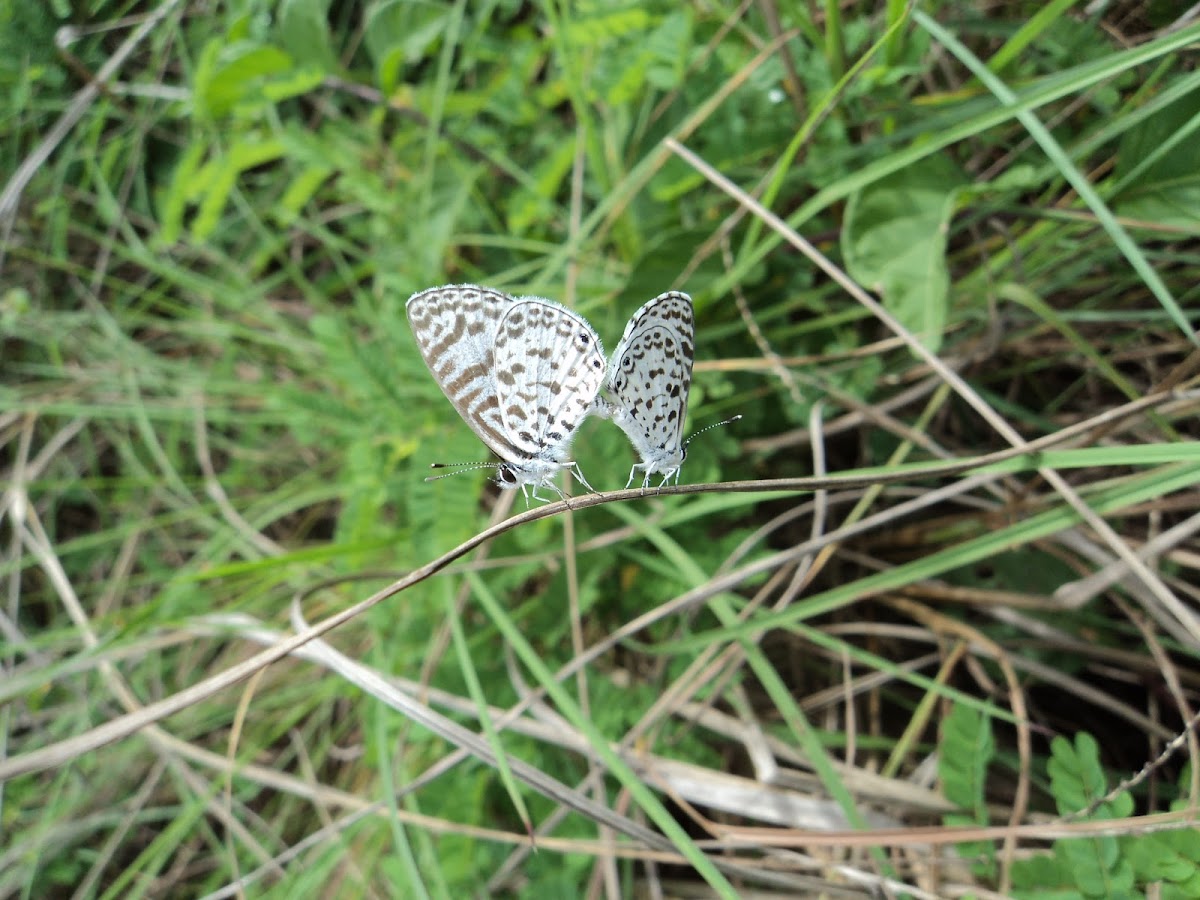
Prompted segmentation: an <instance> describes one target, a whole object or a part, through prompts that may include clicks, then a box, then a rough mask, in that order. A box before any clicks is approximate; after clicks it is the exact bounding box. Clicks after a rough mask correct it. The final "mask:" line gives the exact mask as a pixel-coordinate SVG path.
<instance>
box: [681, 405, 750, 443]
mask: <svg viewBox="0 0 1200 900" xmlns="http://www.w3.org/2000/svg"><path fill="white" fill-rule="evenodd" d="M741 417H742V414H741V413H738V414H737V415H736V416H734V417H733V418H730V419H725V420H724V421H722V422H713V423H712V424H711V425H705V426H704V427H703V428H701V429H700V430H699V431H697V432H694V433H693V434H692V436H691V437H690V438H688V439H687V440H686V441H684V442H683V446H684V447H687V445H688V444H690V443H691V442H692V441H694V440H695V439H696V438H698V437H700V435H702V434H704V432H706V431H711V430H712V429H714V428H720V427H721V426H722V425H728V424H729V423H730V422H736V421H737V420H738V419H740V418H741Z"/></svg>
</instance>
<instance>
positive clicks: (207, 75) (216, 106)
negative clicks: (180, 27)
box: [192, 40, 295, 119]
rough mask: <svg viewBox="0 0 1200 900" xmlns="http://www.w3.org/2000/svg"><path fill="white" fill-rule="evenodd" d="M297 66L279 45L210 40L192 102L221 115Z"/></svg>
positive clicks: (209, 113) (199, 110)
mask: <svg viewBox="0 0 1200 900" xmlns="http://www.w3.org/2000/svg"><path fill="white" fill-rule="evenodd" d="M294 67H295V63H294V62H293V61H292V58H291V57H290V56H288V55H287V54H286V53H284V52H283V51H282V50H280V49H279V48H277V47H270V46H266V45H262V44H255V43H251V42H249V41H242V42H238V43H235V44H225V43H223V42H221V41H216V40H214V41H210V42H209V44H208V45H207V46H205V48H204V50H203V51H202V53H201V56H200V61H199V64H198V65H197V67H196V77H195V80H194V82H193V91H192V102H193V103H194V104H195V107H196V112H197V113H198V114H199V115H201V116H206V117H208V118H212V119H216V118H220V117H221V116H225V115H228V114H229V113H230V112H232V111H233V110H234V108H235V107H237V106H239V105H240V104H241V103H242V102H243V101H245V100H247V99H248V98H254V97H256V96H259V95H260V92H261V89H262V85H263V83H264V81H265V80H266V79H268V78H271V77H274V76H278V75H282V74H284V73H290V72H292V70H293V69H294Z"/></svg>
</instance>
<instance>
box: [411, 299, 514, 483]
mask: <svg viewBox="0 0 1200 900" xmlns="http://www.w3.org/2000/svg"><path fill="white" fill-rule="evenodd" d="M516 302H517V301H516V300H515V299H514V298H513V297H510V296H509V295H508V294H505V293H502V292H500V291H496V290H492V289H491V288H486V287H480V286H478V285H474V284H458V285H446V286H445V287H437V288H429V289H428V290H424V291H420V292H419V293H416V294H413V295H412V296H411V297H409V299H408V303H406V304H405V310H406V312H407V313H408V322H409V325H410V326H411V327H412V332H413V335H414V336H415V337H416V340H417V348H418V349H419V350H420V351H421V358H422V359H424V360H425V365H426V366H427V367H428V368H429V371H430V374H432V375H433V380H434V381H436V382H437V385H438V387H439V388H441V389H442V393H443V394H445V395H446V399H447V400H449V401H450V403H451V404H452V405H453V406H454V408H455V409H456V410H458V414H459V415H460V416H462V418H463V421H465V422H466V423H467V425H469V426H470V427H471V430H472V431H474V432H475V434H476V435H478V437H479V439H480V440H481V441H483V442H484V444H486V445H487V446H488V448H489V449H491V450H492V452H493V453H495V454H496V455H497V456H499V457H500V458H501V459H502V460H505V461H506V462H511V461H515V460H517V459H519V458H520V456H521V451H520V449H519V448H517V447H515V446H514V445H513V444H512V442H511V441H509V440H508V437H507V433H506V432H505V430H504V426H503V423H502V421H501V417H500V406H499V404H498V402H497V399H496V382H495V345H496V336H497V333H498V332H499V329H500V322H501V320H502V319H503V317H504V313H505V311H507V310H508V309H509V308H510V307H512V305H513V304H514V303H516Z"/></svg>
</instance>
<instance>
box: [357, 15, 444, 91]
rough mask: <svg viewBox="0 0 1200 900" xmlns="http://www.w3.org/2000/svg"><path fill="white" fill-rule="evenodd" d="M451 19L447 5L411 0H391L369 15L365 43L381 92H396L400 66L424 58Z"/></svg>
mask: <svg viewBox="0 0 1200 900" xmlns="http://www.w3.org/2000/svg"><path fill="white" fill-rule="evenodd" d="M451 16H452V12H451V7H450V6H447V5H446V4H442V3H423V2H412V0H390V2H387V3H381V4H379V5H378V6H376V7H375V8H374V9H373V10H372V11H371V12H370V13H369V14H368V16H367V25H366V32H365V37H364V40H365V45H366V48H367V53H368V54H369V55H370V57H371V60H372V61H373V62H374V63H375V78H376V80H377V81H378V82H379V88H380V90H382V91H383V92H384V93H385V94H391V93H392V91H394V90H395V89H396V85H397V83H398V82H399V80H400V70H401V67H402V66H403V65H404V64H405V63H409V62H417V61H419V60H422V59H424V58H425V56H426V55H427V53H428V52H429V48H430V47H431V46H432V45H433V43H434V41H436V40H437V39H438V38H439V37H441V35H442V33H443V32H444V31H445V30H446V25H447V22H448V21H449V20H450V18H451Z"/></svg>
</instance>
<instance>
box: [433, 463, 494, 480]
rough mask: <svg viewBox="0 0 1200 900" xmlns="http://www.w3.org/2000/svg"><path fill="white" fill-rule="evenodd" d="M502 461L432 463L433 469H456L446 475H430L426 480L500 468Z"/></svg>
mask: <svg viewBox="0 0 1200 900" xmlns="http://www.w3.org/2000/svg"><path fill="white" fill-rule="evenodd" d="M501 465H502V463H493V462H463V463H430V464H429V468H431V469H454V470H455V471H453V472H447V473H446V474H445V475H430V476H429V477H428V478H426V479H425V480H426V481H441V480H442V479H443V478H452V477H454V476H455V475H461V474H463V472H474V471H475V470H477V469H498V468H500V466H501Z"/></svg>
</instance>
